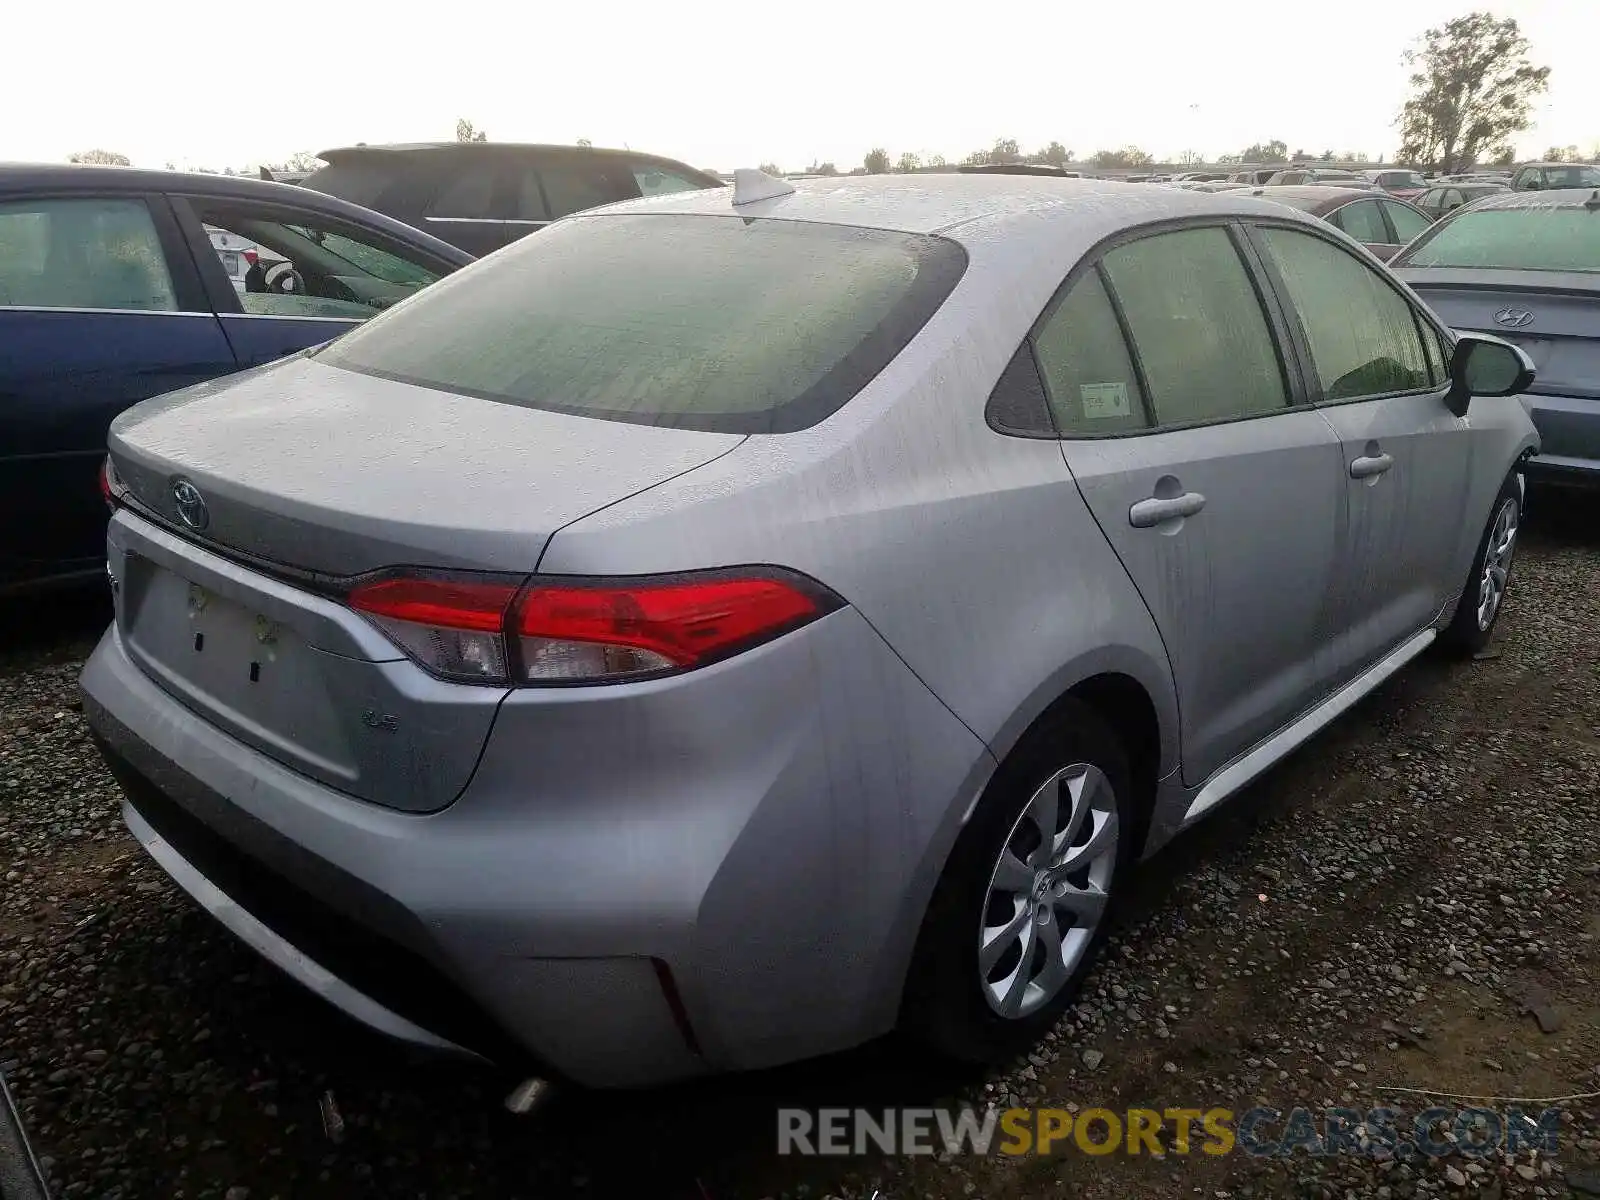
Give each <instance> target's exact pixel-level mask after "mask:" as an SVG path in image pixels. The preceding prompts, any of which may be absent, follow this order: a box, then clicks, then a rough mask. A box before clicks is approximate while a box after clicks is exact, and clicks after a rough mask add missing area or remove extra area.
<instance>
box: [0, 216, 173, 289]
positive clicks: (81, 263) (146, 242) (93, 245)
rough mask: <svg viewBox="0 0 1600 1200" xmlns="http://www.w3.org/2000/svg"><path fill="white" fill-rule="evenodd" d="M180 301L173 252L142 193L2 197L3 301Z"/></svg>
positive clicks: (0, 267)
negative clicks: (127, 196) (170, 266)
mask: <svg viewBox="0 0 1600 1200" xmlns="http://www.w3.org/2000/svg"><path fill="white" fill-rule="evenodd" d="M4 304H9V305H17V306H21V307H27V308H117V309H134V310H138V311H141V312H150V311H155V312H171V311H174V310H175V309H176V308H177V307H178V302H177V297H176V296H175V295H174V294H173V290H172V276H171V274H170V273H169V272H168V270H167V259H166V255H165V254H164V253H163V252H162V249H161V242H160V239H159V238H158V237H157V236H156V229H155V225H154V223H153V222H152V221H151V219H150V210H149V209H147V208H146V207H145V205H144V202H143V201H142V200H118V199H105V200H18V201H12V202H9V203H5V204H0V305H4Z"/></svg>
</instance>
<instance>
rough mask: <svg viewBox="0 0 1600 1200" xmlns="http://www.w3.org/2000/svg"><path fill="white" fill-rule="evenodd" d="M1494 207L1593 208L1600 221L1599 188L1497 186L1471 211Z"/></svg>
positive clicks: (1483, 210)
mask: <svg viewBox="0 0 1600 1200" xmlns="http://www.w3.org/2000/svg"><path fill="white" fill-rule="evenodd" d="M1462 186H1466V187H1471V186H1472V185H1471V184H1465V185H1462ZM1494 208H1593V209H1594V210H1595V220H1597V221H1600V188H1595V187H1576V188H1546V189H1544V190H1543V191H1537V192H1513V191H1510V190H1509V189H1506V188H1497V189H1496V190H1495V192H1494V194H1493V195H1491V196H1485V197H1484V198H1483V199H1482V200H1479V201H1478V202H1477V203H1476V204H1474V205H1473V206H1472V211H1473V212H1487V211H1488V210H1490V209H1494Z"/></svg>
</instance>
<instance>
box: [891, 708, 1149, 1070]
mask: <svg viewBox="0 0 1600 1200" xmlns="http://www.w3.org/2000/svg"><path fill="white" fill-rule="evenodd" d="M1130 804H1131V772H1130V771H1129V767H1128V759H1127V754H1126V752H1125V751H1124V749H1123V747H1122V745H1121V743H1120V741H1119V740H1118V738H1117V736H1116V734H1115V733H1114V732H1113V731H1112V730H1111V729H1110V727H1109V726H1107V725H1106V723H1105V722H1104V721H1102V720H1101V719H1100V718H1099V717H1098V716H1097V715H1096V714H1095V713H1094V712H1093V710H1091V709H1089V708H1088V707H1087V706H1086V705H1083V704H1081V703H1079V702H1077V701H1075V700H1071V699H1068V700H1064V701H1062V702H1061V703H1060V704H1059V705H1058V706H1057V708H1056V709H1055V710H1054V711H1053V712H1052V713H1051V714H1050V715H1049V716H1048V717H1047V718H1046V719H1045V720H1044V721H1042V722H1041V723H1040V724H1039V725H1037V726H1035V728H1034V729H1032V730H1031V731H1029V733H1028V734H1027V735H1026V736H1025V737H1024V738H1023V740H1022V742H1021V743H1019V745H1018V746H1017V748H1016V749H1015V750H1014V751H1013V752H1012V754H1011V755H1010V756H1009V757H1008V758H1007V760H1006V762H1005V763H1004V764H1003V765H1002V766H1001V768H1000V770H999V771H998V772H997V773H996V775H995V778H994V779H993V781H992V782H991V783H990V785H989V787H988V789H987V790H986V791H985V793H984V796H983V799H982V800H981V801H980V802H979V804H978V807H977V809H976V810H975V812H974V813H973V816H972V819H971V820H970V821H969V822H968V823H967V827H966V828H965V829H964V830H963V831H962V834H961V837H960V838H959V839H958V840H957V843H956V847H955V850H954V851H953V852H952V854H951V857H950V861H949V863H948V864H947V866H946V868H945V872H944V875H943V877H942V878H941V879H940V881H939V885H938V887H937V888H936V889H935V892H934V897H933V901H932V903H931V904H930V905H929V909H928V913H927V916H926V918H925V919H924V921H923V926H922V931H921V934H920V935H919V937H918V941H917V950H916V955H915V957H914V960H913V965H912V972H911V977H910V979H909V980H908V983H907V988H906V998H905V1006H904V1014H903V1017H904V1024H905V1026H906V1027H907V1028H908V1029H909V1030H910V1031H912V1032H914V1033H916V1034H918V1035H920V1036H922V1037H923V1038H924V1039H925V1040H927V1041H929V1042H931V1043H932V1044H933V1045H934V1046H935V1047H936V1048H938V1049H940V1050H942V1051H944V1052H945V1053H947V1054H950V1055H952V1056H953V1057H956V1058H959V1059H962V1060H965V1061H970V1062H992V1061H998V1060H1001V1059H1005V1058H1008V1057H1010V1056H1012V1055H1015V1054H1017V1053H1020V1052H1021V1051H1023V1050H1025V1049H1027V1047H1028V1046H1030V1045H1031V1044H1033V1043H1034V1042H1035V1041H1037V1040H1038V1039H1039V1038H1040V1037H1041V1036H1042V1035H1043V1034H1044V1033H1045V1032H1046V1031H1048V1030H1049V1029H1050V1028H1051V1026H1053V1025H1054V1024H1055V1022H1056V1021H1057V1020H1058V1019H1059V1017H1060V1015H1061V1013H1062V1011H1063V1010H1064V1009H1065V1008H1066V1007H1067V1005H1068V1004H1070V1003H1071V1001H1072V997H1073V996H1074V994H1075V993H1076V992H1077V989H1078V985H1079V983H1080V982H1081V980H1082V978H1083V976H1084V975H1085V974H1086V973H1087V972H1088V970H1089V967H1090V965H1091V963H1092V961H1093V958H1094V954H1095V951H1096V950H1097V949H1098V948H1099V945H1100V943H1101V941H1102V940H1103V938H1104V936H1105V932H1106V928H1107V915H1108V911H1109V909H1110V906H1111V903H1112V900H1113V899H1114V897H1115V896H1116V894H1117V888H1118V885H1119V883H1120V881H1121V877H1122V875H1123V873H1124V868H1125V867H1126V865H1127V863H1128V861H1129V860H1130V859H1131V858H1132V857H1133V854H1132V838H1131V831H1132V828H1133V822H1132V819H1131V818H1132V810H1131V808H1130Z"/></svg>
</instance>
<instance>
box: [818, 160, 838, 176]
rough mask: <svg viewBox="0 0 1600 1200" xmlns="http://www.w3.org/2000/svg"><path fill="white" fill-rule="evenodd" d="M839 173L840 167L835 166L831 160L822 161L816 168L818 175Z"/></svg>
mask: <svg viewBox="0 0 1600 1200" xmlns="http://www.w3.org/2000/svg"><path fill="white" fill-rule="evenodd" d="M838 173H839V168H838V167H836V166H834V165H833V164H832V163H831V162H825V163H820V164H818V166H817V169H816V174H818V175H837V174H838Z"/></svg>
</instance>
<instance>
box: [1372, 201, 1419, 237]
mask: <svg viewBox="0 0 1600 1200" xmlns="http://www.w3.org/2000/svg"><path fill="white" fill-rule="evenodd" d="M1379 203H1380V204H1382V205H1383V211H1384V212H1386V213H1388V214H1389V224H1391V225H1393V226H1394V236H1395V240H1396V241H1397V242H1399V243H1400V244H1401V245H1405V243H1407V242H1409V241H1410V240H1411V239H1412V238H1414V237H1416V236H1417V234H1419V233H1421V232H1422V231H1423V230H1424V229H1426V228H1427V227H1428V226H1429V225H1430V224H1432V222H1430V221H1429V220H1428V218H1427V217H1425V216H1423V215H1422V214H1421V213H1419V212H1417V211H1416V210H1415V209H1413V208H1411V207H1410V206H1409V205H1405V204H1401V203H1399V202H1398V201H1395V200H1381V201H1379Z"/></svg>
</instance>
